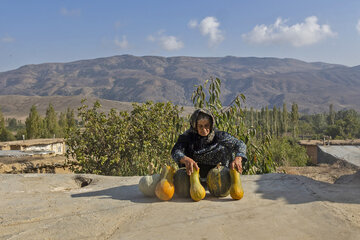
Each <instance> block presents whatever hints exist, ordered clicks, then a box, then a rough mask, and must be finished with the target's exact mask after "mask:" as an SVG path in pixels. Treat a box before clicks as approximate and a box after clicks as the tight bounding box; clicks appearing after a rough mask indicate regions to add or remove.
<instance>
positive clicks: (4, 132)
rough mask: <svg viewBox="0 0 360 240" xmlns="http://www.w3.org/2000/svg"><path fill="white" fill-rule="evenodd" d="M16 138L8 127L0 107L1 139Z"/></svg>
mask: <svg viewBox="0 0 360 240" xmlns="http://www.w3.org/2000/svg"><path fill="white" fill-rule="evenodd" d="M12 140H15V137H14V135H13V134H12V133H11V132H10V131H9V130H8V129H7V128H6V126H5V119H4V116H3V114H2V111H1V108H0V141H1V142H3V141H12Z"/></svg>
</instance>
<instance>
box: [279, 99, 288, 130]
mask: <svg viewBox="0 0 360 240" xmlns="http://www.w3.org/2000/svg"><path fill="white" fill-rule="evenodd" d="M288 121H289V119H288V111H287V108H286V103H283V111H282V118H281V130H282V134H283V136H284V135H286V134H287V132H288V124H289V122H288Z"/></svg>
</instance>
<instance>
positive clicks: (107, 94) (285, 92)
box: [0, 55, 360, 112]
mask: <svg viewBox="0 0 360 240" xmlns="http://www.w3.org/2000/svg"><path fill="white" fill-rule="evenodd" d="M210 77H219V78H220V79H221V80H222V94H223V100H224V101H225V103H229V102H230V101H231V100H232V99H233V98H234V97H235V96H236V95H237V94H238V93H243V94H245V96H246V97H247V106H248V107H251V106H252V107H255V108H261V107H263V106H266V105H269V106H270V107H272V106H273V105H276V106H282V104H283V102H287V103H289V104H291V103H292V102H296V103H298V105H299V109H300V111H302V112H319V111H327V110H328V107H329V104H330V103H332V104H333V105H334V107H335V110H338V109H343V108H354V109H356V110H358V111H360V105H359V104H357V103H358V102H360V95H359V94H358V93H359V92H360V66H357V67H346V66H342V65H335V64H326V63H307V62H303V61H299V60H296V59H278V58H254V57H247V58H245V57H244V58H242V57H231V56H228V57H217V58H215V57H213V58H211V57H209V58H200V57H168V58H165V57H157V56H144V57H137V56H132V55H122V56H113V57H107V58H98V59H92V60H81V61H76V62H69V63H44V64H38V65H26V66H23V67H20V68H18V69H15V70H12V71H7V72H2V73H0V95H22V96H85V97H89V98H90V97H93V98H100V99H107V100H116V101H121V102H144V101H146V100H153V101H172V102H174V103H176V104H180V105H191V94H192V92H193V90H194V85H196V84H201V83H203V82H204V81H205V80H206V79H209V78H210ZM13 103H16V100H14V101H13ZM0 105H2V102H1V103H0Z"/></svg>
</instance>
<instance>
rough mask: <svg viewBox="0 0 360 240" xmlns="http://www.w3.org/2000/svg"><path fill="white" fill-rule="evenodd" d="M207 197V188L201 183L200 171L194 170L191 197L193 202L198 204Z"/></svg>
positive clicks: (191, 177)
mask: <svg viewBox="0 0 360 240" xmlns="http://www.w3.org/2000/svg"><path fill="white" fill-rule="evenodd" d="M205 195H206V192H205V188H204V187H203V186H202V185H201V183H200V175H199V169H198V170H195V169H194V171H193V172H192V174H191V175H190V196H191V198H192V200H194V201H195V202H198V201H200V200H202V199H204V197H205Z"/></svg>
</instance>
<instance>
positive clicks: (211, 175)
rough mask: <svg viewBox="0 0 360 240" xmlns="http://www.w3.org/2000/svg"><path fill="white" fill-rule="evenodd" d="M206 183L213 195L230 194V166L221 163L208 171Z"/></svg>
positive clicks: (223, 195)
mask: <svg viewBox="0 0 360 240" xmlns="http://www.w3.org/2000/svg"><path fill="white" fill-rule="evenodd" d="M206 183H207V187H208V189H209V192H210V194H211V195H213V196H215V197H226V196H228V195H229V192H230V186H231V181H230V173H229V168H227V167H224V166H221V164H220V163H219V164H218V165H217V166H216V167H214V168H213V169H211V170H210V171H209V172H208V175H207V178H206Z"/></svg>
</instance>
